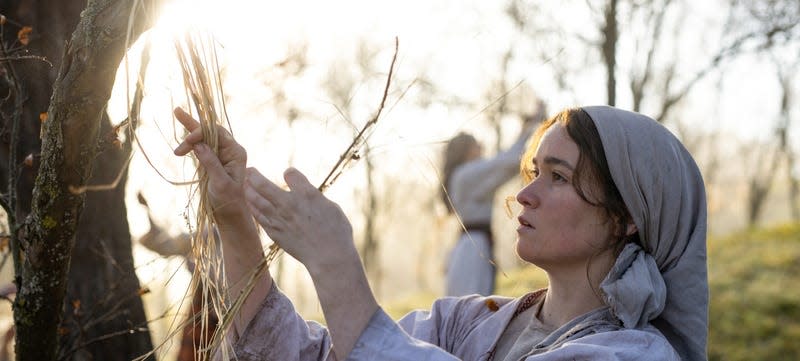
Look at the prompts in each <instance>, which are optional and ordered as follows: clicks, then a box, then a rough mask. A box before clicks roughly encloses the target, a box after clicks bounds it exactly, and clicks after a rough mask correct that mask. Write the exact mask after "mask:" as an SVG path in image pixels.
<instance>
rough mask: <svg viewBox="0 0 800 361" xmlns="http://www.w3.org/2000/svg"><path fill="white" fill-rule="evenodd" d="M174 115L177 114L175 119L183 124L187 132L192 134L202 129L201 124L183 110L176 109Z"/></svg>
mask: <svg viewBox="0 0 800 361" xmlns="http://www.w3.org/2000/svg"><path fill="white" fill-rule="evenodd" d="M172 113H173V114H175V118H176V119H178V121H179V122H181V124H183V127H184V128H186V130H188V131H190V132H192V131H194V130H195V129H198V128H200V122H198V121H197V120H195V119H194V118H192V116H191V115H189V113H187V112H186V111H184V110H183V109H182V108H180V107H178V108H175V110H173V111H172Z"/></svg>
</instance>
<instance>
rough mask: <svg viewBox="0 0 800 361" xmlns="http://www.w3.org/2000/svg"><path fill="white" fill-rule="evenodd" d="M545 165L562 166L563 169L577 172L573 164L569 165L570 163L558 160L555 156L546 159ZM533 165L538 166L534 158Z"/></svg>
mask: <svg viewBox="0 0 800 361" xmlns="http://www.w3.org/2000/svg"><path fill="white" fill-rule="evenodd" d="M544 163H545V164H549V165H560V166H562V167H566V168H567V169H569V170H570V171H575V167H573V166H572V164H569V162H567V161H566V160H563V159H561V158H556V157H553V156H548V157H544ZM533 165H537V162H536V158H533Z"/></svg>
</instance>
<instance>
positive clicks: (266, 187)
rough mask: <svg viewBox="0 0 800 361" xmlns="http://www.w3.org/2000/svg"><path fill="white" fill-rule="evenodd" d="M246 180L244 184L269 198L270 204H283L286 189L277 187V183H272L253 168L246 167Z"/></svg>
mask: <svg viewBox="0 0 800 361" xmlns="http://www.w3.org/2000/svg"><path fill="white" fill-rule="evenodd" d="M246 179H247V182H246V185H248V186H250V187H252V188H253V190H255V191H256V192H258V194H259V195H261V196H262V197H264V198H266V199H267V200H269V201H270V202H271V203H272V204H275V205H280V204H284V203H283V200H284V199H285V198H286V196H287V195H286V191H284V190H283V189H281V188H280V187H278V185H277V184H275V183H272V181H270V180H269V179H267V178H266V177H264V176H263V175H262V174H261V173H260V172H259V171H258V170H256V169H255V168H247V178H246Z"/></svg>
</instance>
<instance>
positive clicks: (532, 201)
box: [517, 180, 539, 208]
mask: <svg viewBox="0 0 800 361" xmlns="http://www.w3.org/2000/svg"><path fill="white" fill-rule="evenodd" d="M534 183H535V180H534V181H531V182H530V183H528V184H527V185H526V186H525V187H522V189H520V190H519V192H518V193H517V202H519V204H521V205H523V206H524V207H533V208H536V207H538V206H539V199H538V198H537V197H536V194H534Z"/></svg>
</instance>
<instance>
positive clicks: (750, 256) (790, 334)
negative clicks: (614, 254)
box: [383, 224, 800, 361]
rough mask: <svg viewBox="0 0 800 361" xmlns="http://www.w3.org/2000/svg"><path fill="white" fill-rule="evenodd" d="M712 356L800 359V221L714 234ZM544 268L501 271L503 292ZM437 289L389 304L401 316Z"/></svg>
mask: <svg viewBox="0 0 800 361" xmlns="http://www.w3.org/2000/svg"><path fill="white" fill-rule="evenodd" d="M708 254H709V262H708V263H709V282H710V288H711V305H710V314H709V328H710V329H709V346H708V352H709V360H711V361H716V360H725V361H728V360H730V361H739V360H800V224H789V225H784V226H779V227H774V228H769V229H759V230H753V231H748V232H743V233H740V234H736V235H733V236H730V237H726V238H718V239H709V241H708ZM544 285H546V283H545V279H544V275H543V273H542V271H541V270H538V269H536V268H535V267H526V268H522V269H518V270H508V271H506V273H505V274H501V275H499V276H498V290H497V293H498V294H503V295H510V296H519V295H521V294H524V293H525V292H528V291H529V290H533V289H537V288H541V287H543V286H544ZM435 297H436V295H434V294H419V295H415V296H413V297H410V298H407V299H404V300H401V301H398V302H394V303H390V304H384V305H383V306H384V308H385V309H386V310H387V312H388V313H389V314H390V315H392V317H395V318H398V317H401V316H402V315H404V314H405V313H407V312H408V311H410V310H412V309H415V308H429V306H430V304H431V302H432V301H433V299H434V298H435Z"/></svg>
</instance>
